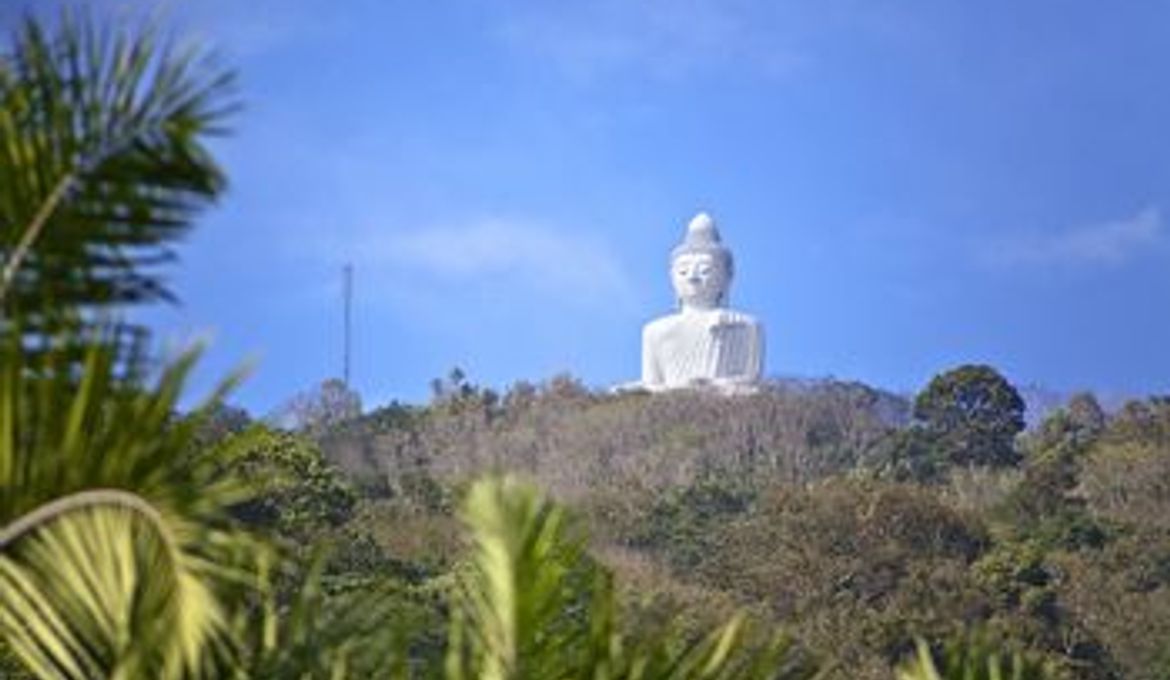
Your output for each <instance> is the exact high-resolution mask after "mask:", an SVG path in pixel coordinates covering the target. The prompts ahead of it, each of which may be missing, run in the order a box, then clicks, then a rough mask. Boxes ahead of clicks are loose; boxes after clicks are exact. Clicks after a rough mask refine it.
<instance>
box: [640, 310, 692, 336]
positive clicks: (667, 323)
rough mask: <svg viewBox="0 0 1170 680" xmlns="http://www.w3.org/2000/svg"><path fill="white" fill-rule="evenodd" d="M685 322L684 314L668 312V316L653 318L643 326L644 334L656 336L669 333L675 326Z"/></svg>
mask: <svg viewBox="0 0 1170 680" xmlns="http://www.w3.org/2000/svg"><path fill="white" fill-rule="evenodd" d="M682 323H683V320H682V316H681V315H679V314H668V315H667V316H660V317H658V318H657V319H651V320H650V321H648V322H646V325H645V326H642V335H643V336H645V337H649V338H652V337H655V336H658V335H662V334H663V333H667V332H669V331H671V330H672V329H674V328H677V327H678V326H679V325H681V324H682Z"/></svg>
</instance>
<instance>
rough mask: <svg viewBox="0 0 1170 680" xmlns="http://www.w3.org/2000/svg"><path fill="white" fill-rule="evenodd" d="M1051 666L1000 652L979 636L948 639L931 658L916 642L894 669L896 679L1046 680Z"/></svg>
mask: <svg viewBox="0 0 1170 680" xmlns="http://www.w3.org/2000/svg"><path fill="white" fill-rule="evenodd" d="M1055 677H1056V675H1055V673H1054V672H1053V670H1052V669H1051V668H1049V667H1048V666H1047V665H1045V664H1044V663H1042V662H1040V661H1036V660H1033V659H1030V658H1027V657H1025V656H1024V655H1021V654H1019V653H1012V652H1007V653H1004V652H1003V651H1001V650H1000V649H999V648H998V647H997V646H996V645H992V644H990V643H988V641H986V640H984V639H982V638H981V637H979V636H975V637H973V638H970V639H955V640H952V641H951V642H950V643H949V644H948V645H947V646H946V648H945V649H943V650H942V652H941V653H940V654H939V655H938V658H937V659H936V658H935V655H934V654H933V653H932V652H931V649H930V646H929V645H927V644H926V643H925V642H923V641H921V640H920V641H919V642H918V649H917V653H916V654H915V655H914V657H912V658H911V659H910V660H908V661H907V662H906V663H904V664H903V665H902V666H901V667H900V668H898V670H897V678H898V680H1047V679H1050V678H1055Z"/></svg>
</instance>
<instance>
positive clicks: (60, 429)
mask: <svg viewBox="0 0 1170 680" xmlns="http://www.w3.org/2000/svg"><path fill="white" fill-rule="evenodd" d="M231 77H232V76H231V74H230V72H226V71H222V70H217V69H215V68H213V67H211V66H210V64H209V63H208V62H207V60H206V58H205V57H204V56H203V55H202V54H201V53H200V52H198V51H187V52H178V51H175V50H173V49H171V48H169V47H168V46H167V45H164V44H161V43H160V42H159V40H158V37H157V34H156V32H155V31H154V30H153V29H151V28H150V27H145V28H142V29H140V30H137V31H134V30H106V29H101V28H98V27H97V26H96V24H95V23H94V22H93V21H92V20H91V19H90V18H89V17H88V16H87V15H72V14H65V15H63V16H62V17H61V18H60V20H59V21H58V22H57V23H56V25H55V28H54V29H53V30H52V31H49V30H46V29H45V28H44V27H43V25H42V24H41V23H40V22H39V21H37V20H36V19H34V18H32V17H30V18H28V19H27V20H26V21H25V22H24V24H23V26H22V28H21V29H20V30H19V31H18V32H17V34H16V35H15V36H14V39H13V46H12V48H11V50H10V51H9V52H7V53H6V54H4V55H3V56H0V255H2V256H3V262H2V267H0V313H2V314H3V316H2V317H0V641H2V642H0V649H2V648H3V646H7V647H8V648H9V649H10V650H11V652H12V653H14V654H15V655H16V656H17V657H19V658H20V659H21V661H22V662H23V663H24V665H25V666H26V668H27V669H28V670H29V671H30V672H31V673H33V674H34V675H36V676H39V677H45V678H62V677H65V678H98V677H103V678H104V677H112V678H138V677H152V678H154V677H158V678H169V677H191V676H200V675H205V674H206V673H208V672H210V669H214V668H219V667H226V665H227V664H229V663H230V660H231V658H232V657H233V655H234V653H235V650H233V641H232V640H231V638H230V637H228V636H227V634H226V632H227V631H228V629H229V626H230V623H231V622H230V620H229V612H228V610H227V609H225V607H224V606H223V605H222V602H223V598H224V597H225V596H228V595H230V594H232V593H233V592H234V591H237V590H239V589H240V588H244V587H246V586H248V585H250V583H251V581H252V578H253V577H252V574H253V573H254V571H255V563H256V561H257V558H258V555H261V554H263V552H264V548H263V547H262V546H260V545H259V544H257V543H255V542H254V541H252V540H251V539H249V538H248V537H247V536H246V535H244V534H242V533H240V532H239V531H237V530H236V529H234V528H233V527H232V526H231V525H230V524H229V523H228V521H227V518H226V516H225V515H224V508H225V507H226V506H227V505H228V504H229V503H230V502H232V500H233V499H235V498H237V497H238V490H237V489H234V488H233V487H232V485H231V484H229V483H226V482H224V481H221V480H218V479H217V478H216V466H215V462H214V460H213V459H212V458H210V457H208V456H200V455H197V454H196V452H195V451H194V449H193V447H192V446H191V444H190V442H191V436H192V433H193V428H194V427H196V426H197V422H198V419H197V418H196V419H191V420H188V421H185V422H183V423H175V422H172V421H173V418H172V414H173V413H174V412H175V408H176V403H177V400H178V397H179V393H180V390H181V386H182V384H183V378H184V376H185V374H186V373H187V372H188V371H189V369H190V366H191V364H192V362H193V361H194V357H193V355H188V356H185V357H183V358H181V359H180V360H178V361H177V362H174V363H173V364H171V365H169V366H168V367H165V368H164V369H163V370H162V371H161V374H160V376H159V377H158V379H157V381H156V382H155V383H154V384H153V385H151V386H149V387H148V386H146V383H145V376H146V366H148V365H149V364H148V362H147V361H146V356H145V354H144V353H143V352H142V345H141V344H139V343H129V344H128V343H127V342H126V338H125V336H124V335H123V334H122V331H123V330H124V329H125V327H124V326H117V325H112V324H109V323H105V322H103V321H101V320H100V318H99V317H97V316H95V311H96V310H99V309H100V308H102V307H103V306H108V305H113V304H119V303H127V302H140V301H146V300H152V299H160V298H166V297H168V296H169V292H168V290H167V289H166V287H165V285H164V284H163V283H162V281H161V279H160V278H159V275H158V274H157V273H156V272H155V271H154V269H153V267H154V266H155V265H156V264H158V263H160V262H163V261H165V260H167V259H168V258H169V257H170V256H171V252H170V250H169V245H170V244H171V243H172V242H173V241H174V240H175V239H176V238H177V237H178V236H179V235H181V234H182V233H183V232H184V231H185V230H186V229H187V228H188V227H189V226H190V224H191V220H192V219H193V218H194V217H195V215H197V214H198V212H199V211H200V210H201V209H202V208H204V207H206V206H207V205H208V204H210V203H211V202H212V201H213V200H214V199H215V198H216V196H217V195H218V194H219V193H220V192H221V191H222V188H223V186H224V180H223V176H222V173H221V172H220V171H219V169H218V168H217V166H216V164H215V163H214V161H213V160H212V158H211V157H210V155H209V154H208V153H207V150H206V148H205V146H204V144H205V141H206V138H207V137H208V136H209V135H211V134H214V133H217V132H219V131H221V127H220V125H221V122H222V119H223V116H224V114H225V113H227V112H228V110H230V108H231V105H232V100H231V98H230V89H229V86H230V83H231Z"/></svg>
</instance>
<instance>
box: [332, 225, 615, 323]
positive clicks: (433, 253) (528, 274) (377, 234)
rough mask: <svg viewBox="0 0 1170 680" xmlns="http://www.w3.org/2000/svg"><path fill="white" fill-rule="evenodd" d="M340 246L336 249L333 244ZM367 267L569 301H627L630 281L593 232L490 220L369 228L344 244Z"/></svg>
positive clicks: (343, 250)
mask: <svg viewBox="0 0 1170 680" xmlns="http://www.w3.org/2000/svg"><path fill="white" fill-rule="evenodd" d="M335 250H336V249H335ZM337 254H338V255H339V256H342V257H346V258H348V259H353V260H354V261H356V262H357V264H358V265H359V266H360V267H362V268H363V269H366V270H367V271H370V270H374V271H381V272H383V273H384V274H386V275H396V274H397V275H410V276H415V277H418V276H422V277H426V278H429V279H430V280H431V281H432V282H436V283H462V284H473V285H506V286H512V287H516V288H517V293H518V294H519V295H522V296H535V295H546V294H550V293H551V294H555V295H556V296H557V297H558V298H560V299H563V300H564V301H565V302H566V303H568V304H573V303H587V304H596V303H612V304H615V305H616V304H621V303H622V302H623V301H624V300H628V299H629V298H630V295H631V290H632V286H631V284H630V281H629V278H628V276H627V275H626V272H625V271H624V269H623V268H622V266H621V263H620V261H619V259H618V258H617V256H616V255H615V254H614V252H613V251H612V250H611V249H610V248H609V247H607V246H606V244H604V243H603V242H601V241H599V240H597V239H594V238H590V237H589V236H587V235H583V234H578V233H574V232H571V231H566V230H554V229H550V228H547V227H542V226H537V225H532V224H528V223H524V222H517V221H509V220H501V219H487V220H480V221H474V222H471V223H468V224H463V225H457V226H441V227H432V228H427V229H418V230H411V231H391V230H379V231H371V232H367V233H365V234H363V235H361V236H359V237H358V238H357V239H355V240H354V241H353V242H351V243H348V244H344V245H343V246H342V247H341V248H340V252H338V253H337Z"/></svg>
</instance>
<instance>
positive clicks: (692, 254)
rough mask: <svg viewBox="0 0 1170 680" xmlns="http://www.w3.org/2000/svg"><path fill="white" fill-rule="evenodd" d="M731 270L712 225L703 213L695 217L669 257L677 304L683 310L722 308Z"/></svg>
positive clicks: (728, 255)
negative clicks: (681, 240)
mask: <svg viewBox="0 0 1170 680" xmlns="http://www.w3.org/2000/svg"><path fill="white" fill-rule="evenodd" d="M734 269H735V268H734V261H733V260H732V258H731V251H730V250H728V249H727V248H726V247H725V246H724V245H723V243H722V241H720V239H719V230H718V229H716V228H715V221H714V220H712V219H711V216H710V215H708V214H707V213H699V214H698V215H695V217H694V219H692V220H691V222H690V224H688V225H687V235H686V237H685V238H684V239H683V242H682V243H680V244H679V245H678V246H676V247H675V249H674V250H672V251H671V253H670V281H671V283H672V284H673V285H674V293H675V296H676V297H677V298H678V302H679V304H680V305H681V306H682V308H683V309H712V308H715V307H723V306H725V305H726V304H727V296H728V293H729V292H730V290H731V278H732V275H733V274H734Z"/></svg>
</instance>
